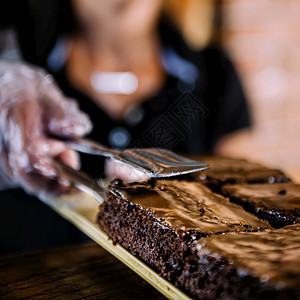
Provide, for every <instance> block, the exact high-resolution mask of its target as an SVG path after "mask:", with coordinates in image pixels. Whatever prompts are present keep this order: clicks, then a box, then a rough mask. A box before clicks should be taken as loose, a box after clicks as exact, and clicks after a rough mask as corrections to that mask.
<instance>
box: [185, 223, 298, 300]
mask: <svg viewBox="0 0 300 300" xmlns="http://www.w3.org/2000/svg"><path fill="white" fill-rule="evenodd" d="M196 248H197V254H198V261H197V262H196V263H194V264H187V265H186V266H185V270H184V272H183V273H182V275H181V278H180V279H181V280H182V282H184V283H185V285H187V286H192V287H194V290H195V295H196V296H197V297H198V298H200V299H276V300H279V299H286V300H287V299H293V300H295V299H300V225H290V226H287V227H284V228H281V229H277V230H276V229H272V230H265V231H263V232H247V233H237V234H225V235H215V236H212V237H209V238H205V239H202V240H200V241H199V242H198V244H197V246H196ZM188 274H190V276H188ZM192 274H193V275H192Z"/></svg>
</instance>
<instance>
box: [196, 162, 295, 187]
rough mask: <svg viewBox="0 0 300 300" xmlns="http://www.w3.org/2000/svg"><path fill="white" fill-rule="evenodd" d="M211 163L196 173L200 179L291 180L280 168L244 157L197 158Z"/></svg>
mask: <svg viewBox="0 0 300 300" xmlns="http://www.w3.org/2000/svg"><path fill="white" fill-rule="evenodd" d="M197 159H198V160H200V161H204V162H206V163H208V164H209V166H210V168H209V169H207V170H205V171H203V172H198V173H195V174H194V175H193V176H194V177H195V178H197V179H198V180H205V179H207V178H214V179H217V180H220V181H221V182H228V183H230V182H232V183H233V182H269V183H273V182H275V181H284V182H285V181H290V179H289V178H288V177H287V176H286V175H285V174H284V173H283V172H282V171H280V170H276V169H270V168H267V167H264V166H262V165H260V164H257V163H253V162H248V161H246V160H243V159H233V158H225V157H218V156H203V157H198V158H197Z"/></svg>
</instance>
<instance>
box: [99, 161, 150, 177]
mask: <svg viewBox="0 0 300 300" xmlns="http://www.w3.org/2000/svg"><path fill="white" fill-rule="evenodd" d="M105 174H106V177H107V178H108V179H109V180H113V179H116V178H118V179H122V180H123V181H126V182H141V181H147V180H149V179H150V177H149V176H148V175H147V174H145V173H143V172H140V171H137V170H135V169H133V168H130V167H128V166H126V165H124V164H121V163H117V162H115V161H113V160H111V159H107V160H106V161H105Z"/></svg>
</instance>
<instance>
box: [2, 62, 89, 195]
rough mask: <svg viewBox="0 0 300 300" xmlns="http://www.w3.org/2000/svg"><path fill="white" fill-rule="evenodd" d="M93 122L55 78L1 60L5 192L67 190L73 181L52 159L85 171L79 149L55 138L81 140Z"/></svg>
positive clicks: (3, 182)
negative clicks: (68, 96)
mask: <svg viewBox="0 0 300 300" xmlns="http://www.w3.org/2000/svg"><path fill="white" fill-rule="evenodd" d="M91 128H92V125H91V122H90V120H89V118H88V116H87V115H86V114H84V113H83V112H81V111H80V110H79V109H78V107H77V105H76V102H75V101H74V100H70V99H67V98H66V97H64V95H63V94H62V93H61V91H60V90H59V89H58V87H57V86H56V85H55V83H54V81H53V78H52V77H51V75H48V74H46V73H45V72H44V71H43V70H42V69H40V68H36V67H33V66H30V65H25V64H20V63H7V62H0V188H8V187H21V188H23V189H25V190H26V191H27V192H28V193H30V194H35V195H37V194H39V193H40V192H47V193H49V192H54V193H57V192H61V191H62V190H64V189H65V187H66V186H68V185H69V183H68V182H67V181H66V180H65V179H63V178H61V177H60V176H59V175H58V173H57V171H56V169H55V168H54V167H53V164H52V159H53V158H58V159H60V160H61V161H63V162H64V163H65V164H67V165H69V166H71V167H73V168H79V158H78V155H77V153H76V152H75V151H73V150H71V149H69V148H68V147H67V146H66V145H65V144H64V143H63V142H60V141H57V140H55V139H54V138H50V137H49V136H58V137H64V138H76V137H80V136H83V135H85V134H87V133H88V132H90V130H91Z"/></svg>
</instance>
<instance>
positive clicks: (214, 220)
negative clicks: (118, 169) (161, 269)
mask: <svg viewBox="0 0 300 300" xmlns="http://www.w3.org/2000/svg"><path fill="white" fill-rule="evenodd" d="M110 192H112V193H113V194H115V195H117V196H118V197H121V198H122V199H123V200H128V201H129V202H131V203H134V204H137V205H140V206H141V207H142V208H143V209H151V210H152V211H153V212H154V214H155V217H156V218H158V219H160V220H161V221H163V223H164V224H167V225H170V226H172V227H173V228H174V229H175V230H179V231H188V230H197V231H200V232H201V233H204V234H210V233H219V232H237V231H249V230H258V229H260V228H266V227H268V225H267V223H266V222H264V221H262V220H259V219H258V218H257V217H255V216H254V215H252V214H250V213H248V212H246V211H244V210H243V208H241V207H240V206H238V205H235V204H233V203H230V202H229V200H228V199H227V198H224V197H223V196H221V195H217V194H215V193H213V192H212V191H210V190H209V189H208V188H207V187H205V186H204V185H202V184H201V183H197V182H187V181H178V180H157V181H155V182H154V184H153V185H150V184H147V183H140V184H128V185H123V184H121V183H120V182H119V183H118V182H117V183H114V184H111V186H110Z"/></svg>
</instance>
